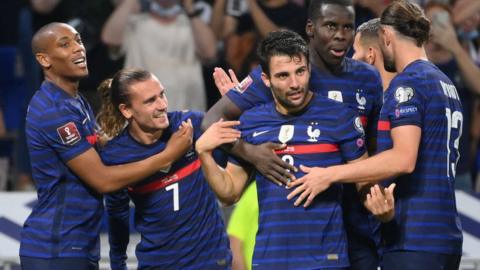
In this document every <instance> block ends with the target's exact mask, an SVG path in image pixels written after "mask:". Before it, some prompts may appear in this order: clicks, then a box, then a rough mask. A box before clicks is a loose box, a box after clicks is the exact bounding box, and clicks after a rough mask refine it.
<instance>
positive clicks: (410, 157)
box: [289, 125, 421, 196]
mask: <svg viewBox="0 0 480 270" xmlns="http://www.w3.org/2000/svg"><path fill="white" fill-rule="evenodd" d="M391 136H392V141H393V147H392V148H391V149H389V150H386V151H384V152H381V153H379V154H377V155H375V156H372V157H369V158H367V159H365V160H361V161H359V162H353V163H349V164H344V165H336V166H331V167H328V168H319V167H315V168H311V169H310V170H309V173H308V174H307V175H305V176H304V177H302V178H299V179H298V180H297V181H293V182H292V183H290V184H289V187H295V186H297V185H300V184H302V183H303V182H304V181H306V180H309V179H314V182H315V183H316V185H318V187H317V189H318V190H320V191H319V192H321V191H323V190H325V189H327V188H328V187H329V186H330V185H331V184H332V183H336V182H342V183H357V182H376V181H380V180H384V179H388V178H394V177H397V176H399V175H402V174H406V173H411V172H413V170H414V169H415V164H416V161H417V155H418V148H419V145H420V137H421V129H420V127H418V126H415V125H405V126H399V127H395V128H393V129H392V130H391ZM301 192H303V190H297V189H295V190H294V191H293V192H292V193H291V195H292V196H295V195H297V194H299V193H301ZM289 196H290V195H289Z"/></svg>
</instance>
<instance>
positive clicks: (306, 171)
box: [300, 165, 312, 173]
mask: <svg viewBox="0 0 480 270" xmlns="http://www.w3.org/2000/svg"><path fill="white" fill-rule="evenodd" d="M300 170H302V172H304V173H309V172H310V171H311V170H312V168H311V167H307V166H305V165H300Z"/></svg>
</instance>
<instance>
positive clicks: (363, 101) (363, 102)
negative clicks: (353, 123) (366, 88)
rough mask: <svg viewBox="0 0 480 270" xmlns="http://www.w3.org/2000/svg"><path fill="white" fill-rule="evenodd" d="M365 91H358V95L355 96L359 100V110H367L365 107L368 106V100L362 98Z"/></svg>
mask: <svg viewBox="0 0 480 270" xmlns="http://www.w3.org/2000/svg"><path fill="white" fill-rule="evenodd" d="M362 93H363V90H361V89H357V93H356V94H355V98H356V99H357V103H358V106H357V108H358V109H359V110H365V105H366V104H367V99H366V98H365V97H364V96H362Z"/></svg>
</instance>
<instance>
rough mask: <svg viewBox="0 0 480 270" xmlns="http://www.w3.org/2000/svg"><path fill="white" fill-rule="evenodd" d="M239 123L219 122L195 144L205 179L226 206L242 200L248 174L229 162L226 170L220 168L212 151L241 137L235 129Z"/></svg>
mask: <svg viewBox="0 0 480 270" xmlns="http://www.w3.org/2000/svg"><path fill="white" fill-rule="evenodd" d="M239 123H240V122H238V121H226V122H224V121H218V122H216V123H214V124H213V125H212V126H211V127H209V128H208V129H207V130H206V131H205V132H204V133H203V134H202V136H201V137H200V138H199V139H198V140H197V142H196V144H195V149H196V151H197V153H198V156H199V158H200V161H201V163H202V170H203V173H204V175H205V178H206V179H207V181H208V183H209V185H210V187H211V188H212V190H213V191H214V192H215V194H216V195H217V197H218V198H219V200H220V201H221V202H222V203H224V204H226V205H230V204H233V203H235V202H237V201H238V200H239V199H240V195H241V194H242V192H243V189H244V188H245V186H246V184H247V181H248V173H247V171H245V169H243V168H242V167H240V166H238V165H235V164H233V163H231V162H228V164H227V167H226V168H225V170H224V169H222V168H220V166H218V164H217V163H216V162H215V160H214V159H213V156H212V151H213V150H214V149H215V148H217V147H219V146H220V145H222V144H224V143H232V142H233V141H235V140H237V139H238V138H239V137H240V132H239V131H238V130H236V129H234V128H233V127H234V126H236V125H238V124H239Z"/></svg>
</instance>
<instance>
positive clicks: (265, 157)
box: [242, 142, 297, 186]
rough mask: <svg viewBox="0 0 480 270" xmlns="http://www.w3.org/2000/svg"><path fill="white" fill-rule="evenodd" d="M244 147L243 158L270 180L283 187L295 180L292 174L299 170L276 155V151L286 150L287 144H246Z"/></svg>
mask: <svg viewBox="0 0 480 270" xmlns="http://www.w3.org/2000/svg"><path fill="white" fill-rule="evenodd" d="M243 147H244V148H245V150H244V154H245V155H244V156H242V157H243V158H244V159H245V160H246V161H248V162H250V163H251V164H252V165H253V166H255V168H256V169H257V171H258V172H260V173H261V174H262V175H264V176H265V177H267V178H268V180H270V181H272V182H273V183H275V184H277V185H279V186H283V185H286V184H287V183H288V182H289V181H291V180H294V179H295V176H294V175H293V174H292V173H291V172H292V171H293V172H296V171H297V168H295V167H294V166H293V165H290V164H288V163H287V162H285V161H283V160H282V159H281V158H279V157H278V155H277V154H275V151H276V150H282V149H283V148H285V147H286V145H285V144H278V143H272V142H267V143H263V144H259V145H252V144H248V143H244V145H243Z"/></svg>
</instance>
